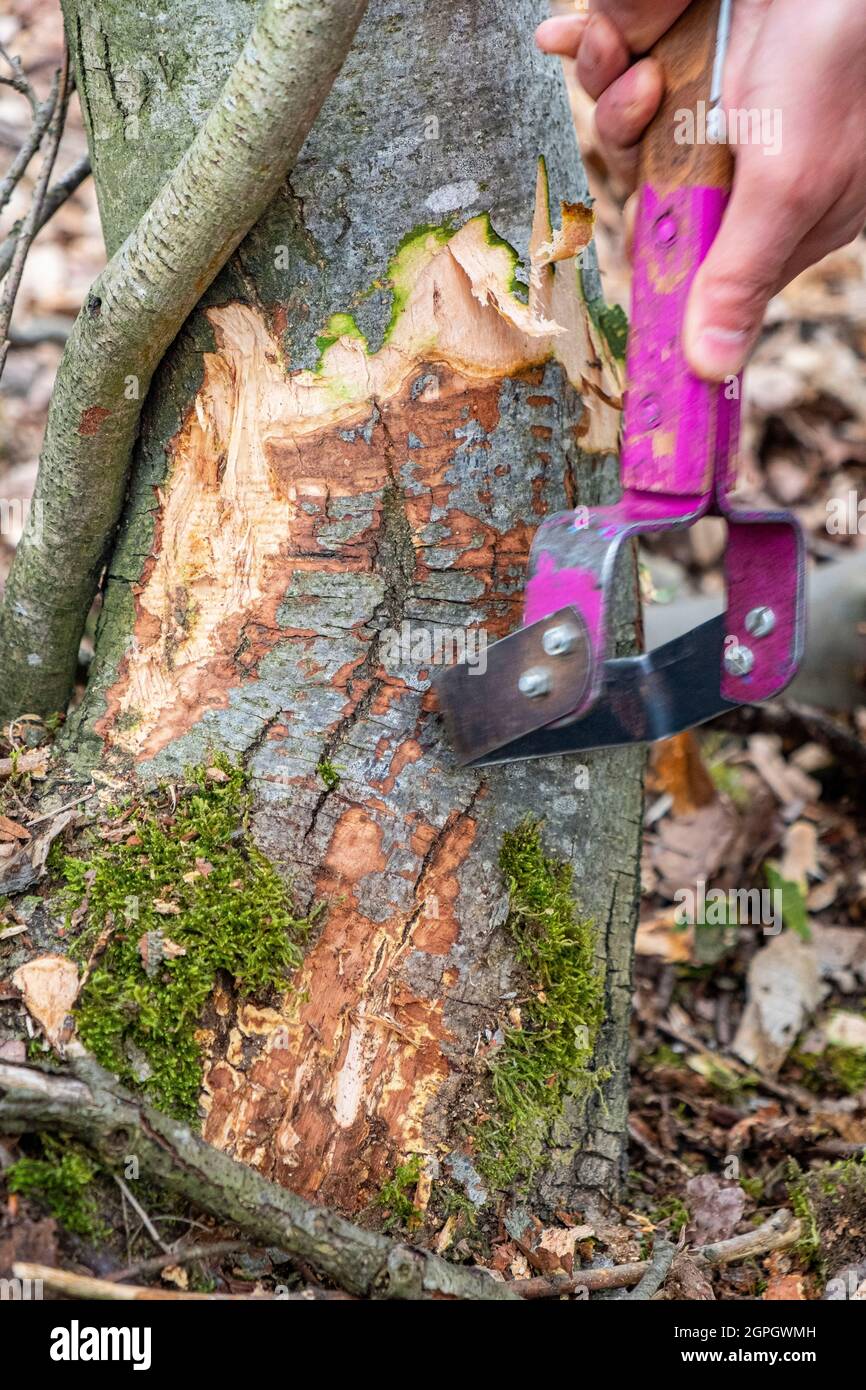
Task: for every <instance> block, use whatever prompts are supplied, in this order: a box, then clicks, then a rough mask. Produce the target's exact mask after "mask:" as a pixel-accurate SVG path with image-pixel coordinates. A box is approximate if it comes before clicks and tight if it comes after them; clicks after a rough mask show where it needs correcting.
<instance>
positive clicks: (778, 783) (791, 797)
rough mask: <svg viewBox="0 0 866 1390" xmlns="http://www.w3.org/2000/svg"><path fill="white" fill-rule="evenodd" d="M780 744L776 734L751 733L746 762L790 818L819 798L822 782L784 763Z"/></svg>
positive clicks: (780, 741) (788, 763)
mask: <svg viewBox="0 0 866 1390" xmlns="http://www.w3.org/2000/svg"><path fill="white" fill-rule="evenodd" d="M781 747H782V740H781V739H780V738H779V736H778V735H777V734H753V735H752V737H751V738H750V739H749V741H748V750H749V761H750V762H751V764H752V766H753V767H754V769H755V771H756V772H758V773H760V775H761V777H762V778H763V779H764V781H765V782H766V784H767V786H768V787H769V788H770V790H771V791H772V792H773V794H774V796H775V797H776V799H777V801H779V802H780V803H781V805H782V806H783V807H784V808H785V810H786V811H787V812H788V818H792V817H793V815H794V814H797V815H798V814H799V812H800V810H801V809H802V807H803V806H804V805H806V804H807V803H808V802H810V801H817V800H818V799H819V798H820V796H821V783H820V782H816V781H815V779H814V777H809V775H808V774H807V773H805V772H803V771H802V770H801V769H800V768H799V767H797V766H796V765H795V764H794V763H790V762H786V761H785V759H784V758H783V757H782V754H781Z"/></svg>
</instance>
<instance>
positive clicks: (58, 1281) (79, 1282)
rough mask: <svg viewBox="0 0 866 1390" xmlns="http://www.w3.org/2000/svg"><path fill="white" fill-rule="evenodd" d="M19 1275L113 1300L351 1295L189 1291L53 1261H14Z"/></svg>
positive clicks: (68, 1294)
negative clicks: (74, 1269) (99, 1275)
mask: <svg viewBox="0 0 866 1390" xmlns="http://www.w3.org/2000/svg"><path fill="white" fill-rule="evenodd" d="M12 1273H13V1275H14V1276H15V1278H16V1279H22V1280H23V1279H29V1280H30V1281H31V1283H35V1282H36V1281H37V1280H39V1281H40V1282H41V1284H42V1287H43V1289H48V1291H49V1292H50V1293H59V1294H61V1295H62V1296H63V1297H65V1298H86V1299H96V1300H100V1301H101V1300H108V1301H110V1302H112V1303H287V1302H303V1303H308V1302H312V1301H318V1300H323V1299H341V1300H342V1299H346V1298H349V1297H350V1296H351V1295H349V1294H345V1293H340V1292H339V1291H334V1292H332V1291H331V1290H329V1289H304V1290H300V1291H298V1292H292V1293H278V1294H270V1293H187V1292H186V1291H185V1290H181V1289H160V1288H155V1287H153V1286H152V1285H150V1284H114V1283H112V1282H111V1280H110V1279H94V1278H93V1277H92V1276H91V1275H89V1274H72V1273H71V1272H70V1271H69V1270H66V1269H54V1268H53V1267H52V1266H51V1265H32V1264H21V1263H19V1264H14V1265H13V1266H12Z"/></svg>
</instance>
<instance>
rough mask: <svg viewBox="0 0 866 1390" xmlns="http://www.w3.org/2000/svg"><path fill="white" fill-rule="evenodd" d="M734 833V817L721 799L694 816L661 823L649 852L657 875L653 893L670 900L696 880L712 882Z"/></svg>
mask: <svg viewBox="0 0 866 1390" xmlns="http://www.w3.org/2000/svg"><path fill="white" fill-rule="evenodd" d="M736 833H737V822H736V817H735V816H734V813H733V812H732V811H731V809H730V807H729V806H727V805H726V804H725V802H724V801H721V800H718V801H714V802H712V803H711V804H710V805H709V806H705V807H703V808H702V809H701V810H700V811H696V812H695V813H694V815H691V816H670V817H668V819H667V820H664V821H662V822H661V824H660V826H659V829H658V835H657V838H656V843H655V845H654V846H653V852H652V859H653V864H654V866H655V868H656V869H657V871H658V873H659V875H660V881H659V883H658V885H657V887H656V891H657V892H658V893H660V894H662V896H663V897H666V898H668V899H669V900H671V901H673V899H674V898H675V897H676V894H677V893H679V892H681V891H682V890H684V889H687V888H691V887H693V886H694V885H695V884H696V883H697V881H698V880H699V879H707V880H709V879H711V878H712V877H713V875H714V874H715V873H717V872H718V870H719V869H720V867H721V866H722V864H724V863H725V861H726V857H727V854H728V851H729V849H730V848H731V846H732V844H733V843H734V839H735V837H736Z"/></svg>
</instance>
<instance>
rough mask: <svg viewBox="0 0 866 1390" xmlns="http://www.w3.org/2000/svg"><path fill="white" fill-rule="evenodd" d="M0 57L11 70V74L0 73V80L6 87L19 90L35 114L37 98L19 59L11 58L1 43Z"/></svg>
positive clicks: (37, 105) (37, 104)
mask: <svg viewBox="0 0 866 1390" xmlns="http://www.w3.org/2000/svg"><path fill="white" fill-rule="evenodd" d="M0 58H3V59H4V60H5V61H6V62H7V63H8V64H9V67H10V68H11V70H12V71H11V76H7V75H6V74H5V73H0V82H3V83H5V84H6V86H7V87H14V88H15V91H16V92H20V93H21V95H22V96H23V97H26V98H27V100H28V101H29V103H30V109H31V110H32V112H33V114H34V116H35V114H36V112H37V111H38V109H39V98H38V97H37V95H36V93H35V92H34V90H33V88H32V86H31V85H30V82H29V81H28V78H27V74H26V73H25V71H24V69H23V67H22V66H21V59H20V58H13V56H12V54H11V53H7V51H6V49H5V48H4V47H3V45H2V44H0Z"/></svg>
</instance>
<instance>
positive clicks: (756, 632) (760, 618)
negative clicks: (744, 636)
mask: <svg viewBox="0 0 866 1390" xmlns="http://www.w3.org/2000/svg"><path fill="white" fill-rule="evenodd" d="M775 626H776V615H775V613H774V612H773V610H772V608H765V607H762V608H753V609H752V611H751V612H750V613H747V614H746V631H747V632H748V633H749V634H750V635H751V636H752V637H769V635H770V633H771V632H772V631H773V628H774V627H775Z"/></svg>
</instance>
